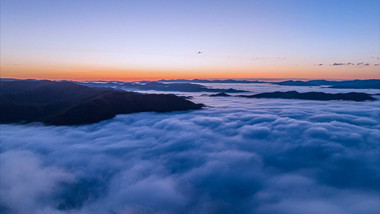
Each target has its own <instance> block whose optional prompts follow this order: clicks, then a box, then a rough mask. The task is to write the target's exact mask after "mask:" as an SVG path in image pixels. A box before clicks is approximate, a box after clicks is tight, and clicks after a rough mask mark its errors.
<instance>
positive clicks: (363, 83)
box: [272, 79, 380, 89]
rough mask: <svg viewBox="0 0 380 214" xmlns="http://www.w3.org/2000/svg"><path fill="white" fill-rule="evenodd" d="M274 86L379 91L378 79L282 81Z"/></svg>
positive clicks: (379, 82) (379, 80) (379, 83)
mask: <svg viewBox="0 0 380 214" xmlns="http://www.w3.org/2000/svg"><path fill="white" fill-rule="evenodd" d="M272 84H276V85H288V86H328V87H329V88H354V89H380V79H370V80H344V81H329V80H309V81H294V80H288V81H282V82H272Z"/></svg>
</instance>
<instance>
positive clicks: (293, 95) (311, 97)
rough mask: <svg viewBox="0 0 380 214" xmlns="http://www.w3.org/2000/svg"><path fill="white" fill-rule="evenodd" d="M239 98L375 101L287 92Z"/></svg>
mask: <svg viewBox="0 0 380 214" xmlns="http://www.w3.org/2000/svg"><path fill="white" fill-rule="evenodd" d="M240 97H247V98H281V99H302V100H350V101H369V100H376V99H375V98H373V97H371V96H370V95H369V94H366V93H356V92H350V93H338V94H329V93H324V92H306V93H299V92H297V91H287V92H279V91H276V92H269V93H260V94H255V95H241V96H240Z"/></svg>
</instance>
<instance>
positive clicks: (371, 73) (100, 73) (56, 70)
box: [0, 65, 380, 81]
mask: <svg viewBox="0 0 380 214" xmlns="http://www.w3.org/2000/svg"><path fill="white" fill-rule="evenodd" d="M232 70H233V72H232ZM305 70H306V71H305ZM363 71H365V72H358V71H357V70H347V69H346V68H334V72H330V71H329V68H320V67H315V66H313V67H296V66H293V67H287V68H278V67H277V68H268V67H259V68H251V69H249V68H239V69H229V68H219V69H199V70H196V69H194V70H192V69H181V70H179V69H173V68H172V69H166V70H164V69H155V70H153V69H141V68H140V69H139V68H135V69H132V68H126V69H122V68H112V67H93V66H71V67H70V66H46V65H44V66H39V65H33V66H22V65H8V66H1V71H0V77H1V78H16V79H50V80H77V81H86V80H106V81H111V80H115V81H140V80H160V79H196V78H197V79H271V78H273V79H379V78H380V71H379V69H378V67H377V68H368V69H363Z"/></svg>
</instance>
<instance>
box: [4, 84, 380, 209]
mask: <svg viewBox="0 0 380 214" xmlns="http://www.w3.org/2000/svg"><path fill="white" fill-rule="evenodd" d="M260 87H262V86H260ZM194 101H195V102H203V103H205V104H207V105H208V106H210V107H208V108H206V109H205V110H202V111H192V112H176V113H165V114H158V113H139V114H130V115H119V116H117V117H116V118H114V119H112V120H108V121H103V122H100V123H97V124H93V125H87V126H79V127H64V126H63V127H53V126H50V127H48V126H42V125H39V124H33V125H27V126H22V125H1V126H0V129H1V162H0V163H1V168H0V169H1V174H0V176H1V177H0V182H1V186H0V190H1V204H0V208H1V209H2V210H3V211H4V213H16V214H17V213H59V214H61V213H74V214H77V213H78V214H79V213H258V214H267V213H284V214H285V213H292V214H297V213H300V214H317V213H321V214H322V213H323V214H325V213H338V214H339V213H342V214H343V213H344V214H346V213H366V214H367V213H378V211H379V210H380V202H379V201H380V165H379V157H380V148H379V147H380V144H379V142H380V141H379V139H380V122H379V121H380V105H379V103H380V101H374V102H366V103H364V104H363V103H356V102H349V101H346V102H343V101H330V102H321V101H298V100H292V101H289V100H281V99H273V100H271V99H263V100H261V99H260V100H257V99H245V98H238V97H217V98H210V97H205V96H203V97H202V96H197V97H195V98H194ZM364 109H365V110H364Z"/></svg>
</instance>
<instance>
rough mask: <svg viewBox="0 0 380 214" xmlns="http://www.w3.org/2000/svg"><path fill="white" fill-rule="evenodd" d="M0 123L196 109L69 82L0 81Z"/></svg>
mask: <svg viewBox="0 0 380 214" xmlns="http://www.w3.org/2000/svg"><path fill="white" fill-rule="evenodd" d="M0 87H1V91H0V100H1V105H0V123H30V122H43V123H45V124H51V125H78V124H89V123H96V122H99V121H102V120H106V119H110V118H112V117H114V116H115V115H117V114H127V113H136V112H148V111H153V112H169V111H182V110H190V109H200V108H202V106H203V105H202V104H195V103H193V102H191V101H188V100H186V99H183V98H180V97H177V96H175V95H163V94H140V93H135V92H125V91H117V90H114V89H111V88H90V87H87V86H82V85H78V84H75V83H72V82H54V81H48V80H43V81H36V80H19V81H0Z"/></svg>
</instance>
